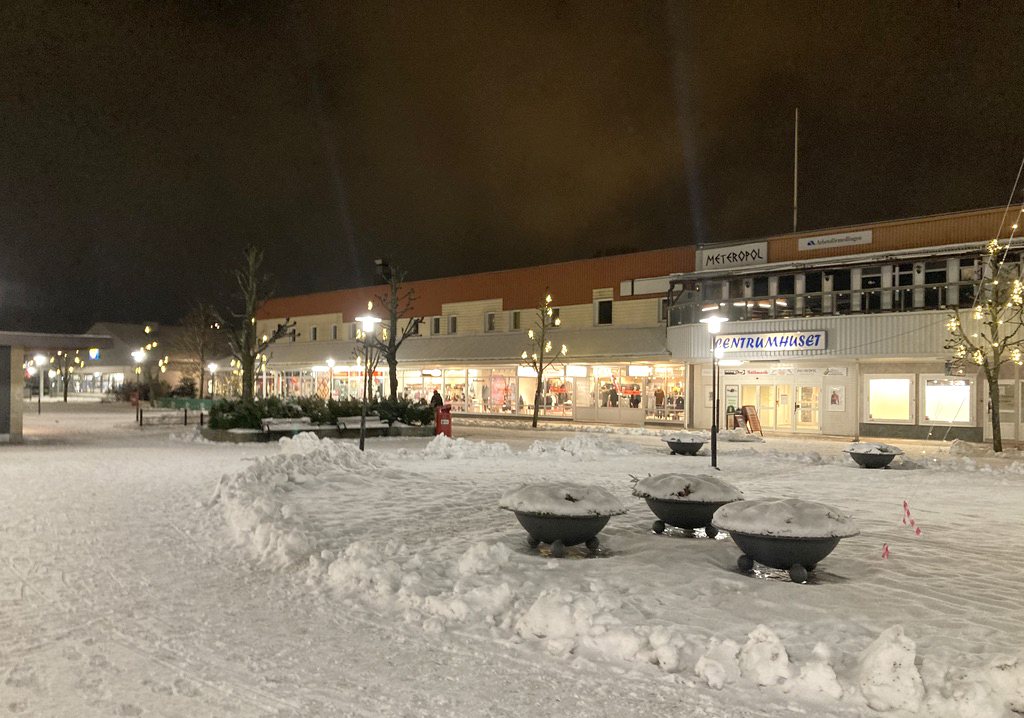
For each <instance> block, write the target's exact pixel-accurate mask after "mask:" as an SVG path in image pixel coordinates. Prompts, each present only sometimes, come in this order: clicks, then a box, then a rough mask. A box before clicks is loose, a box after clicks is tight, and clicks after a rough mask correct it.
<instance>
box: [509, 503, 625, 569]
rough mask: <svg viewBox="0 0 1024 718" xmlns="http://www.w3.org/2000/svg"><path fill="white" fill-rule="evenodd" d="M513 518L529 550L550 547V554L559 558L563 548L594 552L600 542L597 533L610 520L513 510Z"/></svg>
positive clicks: (563, 550) (602, 517)
mask: <svg viewBox="0 0 1024 718" xmlns="http://www.w3.org/2000/svg"><path fill="white" fill-rule="evenodd" d="M514 513H515V515H516V518H517V519H519V523H521V524H522V525H523V528H524V529H526V532H527V533H528V534H529V537H528V539H527V541H528V542H529V544H530V546H531V547H532V548H536V547H537V546H538V545H540V544H541V543H546V544H550V545H551V555H552V556H554V557H555V558H561V557H562V556H564V555H565V549H566V547H567V546H576V545H577V544H581V543H582V544H586V546H587V548H588V549H590V550H591V551H596V550H597V548H598V546H599V545H600V542H599V541H598V539H597V534H598V533H600V532H601V529H603V528H604V527H605V526H606V525H607V524H608V520H609V519H610V518H611V516H610V515H608V516H554V515H551V514H532V513H527V512H525V511H515V512H514Z"/></svg>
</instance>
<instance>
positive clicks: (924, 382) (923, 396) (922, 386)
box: [918, 374, 978, 426]
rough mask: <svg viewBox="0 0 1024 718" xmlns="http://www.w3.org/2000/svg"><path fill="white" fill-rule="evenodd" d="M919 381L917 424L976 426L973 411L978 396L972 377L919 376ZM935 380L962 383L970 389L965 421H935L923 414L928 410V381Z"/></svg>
mask: <svg viewBox="0 0 1024 718" xmlns="http://www.w3.org/2000/svg"><path fill="white" fill-rule="evenodd" d="M919 379H920V382H919V386H918V392H919V394H920V396H919V397H918V401H919V402H920V404H921V420H920V422H918V423H920V424H921V425H922V426H975V425H977V418H976V417H975V411H974V409H975V406H976V404H977V403H978V394H977V382H976V381H975V380H974V377H973V376H946V375H945V374H920V375H919ZM935 379H942V380H953V381H962V382H965V383H966V384H967V386H968V387H970V398H969V401H968V406H967V419H966V421H936V420H934V419H928V418H926V414H925V412H926V410H927V408H928V403H927V391H928V381H929V380H935Z"/></svg>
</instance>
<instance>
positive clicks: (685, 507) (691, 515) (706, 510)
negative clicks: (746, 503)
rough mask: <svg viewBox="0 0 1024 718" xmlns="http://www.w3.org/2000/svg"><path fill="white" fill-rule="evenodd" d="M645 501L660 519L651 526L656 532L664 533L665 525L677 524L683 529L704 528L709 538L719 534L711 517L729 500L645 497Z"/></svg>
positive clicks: (676, 525)
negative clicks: (676, 499) (679, 499)
mask: <svg viewBox="0 0 1024 718" xmlns="http://www.w3.org/2000/svg"><path fill="white" fill-rule="evenodd" d="M644 501H646V502H647V506H649V507H650V509H651V511H652V512H653V513H654V515H655V516H657V517H658V520H657V521H655V522H654V525H653V526H652V527H651V528H652V529H653V531H654V533H657V534H660V533H664V531H665V526H666V525H668V526H675V527H677V528H681V529H689V530H692V529H699V528H703V529H704V531H705V533H707V535H708V538H714V537H715V536H717V535H718V529H717V528H715V527H714V526H712V525H711V517H712V516H714V515H715V511H717V510H718V509H719V508H721V507H722V506H725V504H727V503H729V502H728V501H669V500H668V499H652V498H650V497H645V498H644Z"/></svg>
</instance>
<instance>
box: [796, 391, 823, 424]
mask: <svg viewBox="0 0 1024 718" xmlns="http://www.w3.org/2000/svg"><path fill="white" fill-rule="evenodd" d="M820 395H821V387H818V386H797V387H796V403H795V404H794V408H795V409H796V411H795V416H796V427H795V428H796V430H797V431H820V430H821V396H820Z"/></svg>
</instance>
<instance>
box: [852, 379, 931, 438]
mask: <svg viewBox="0 0 1024 718" xmlns="http://www.w3.org/2000/svg"><path fill="white" fill-rule="evenodd" d="M882 379H906V380H908V381H909V382H910V390H909V391H908V392H907V399H908V400H909V402H910V411H909V415H910V418H909V419H874V418H872V417H871V382H872V381H873V380H882ZM916 382H917V375H915V374H864V375H863V383H862V385H861V387H862V395H863V400H862V401H863V404H862V406H863V413H862V418H861V421H862V422H864V423H865V424H904V425H907V426H913V425H915V424H917V397H918V388H917V383H916Z"/></svg>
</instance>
